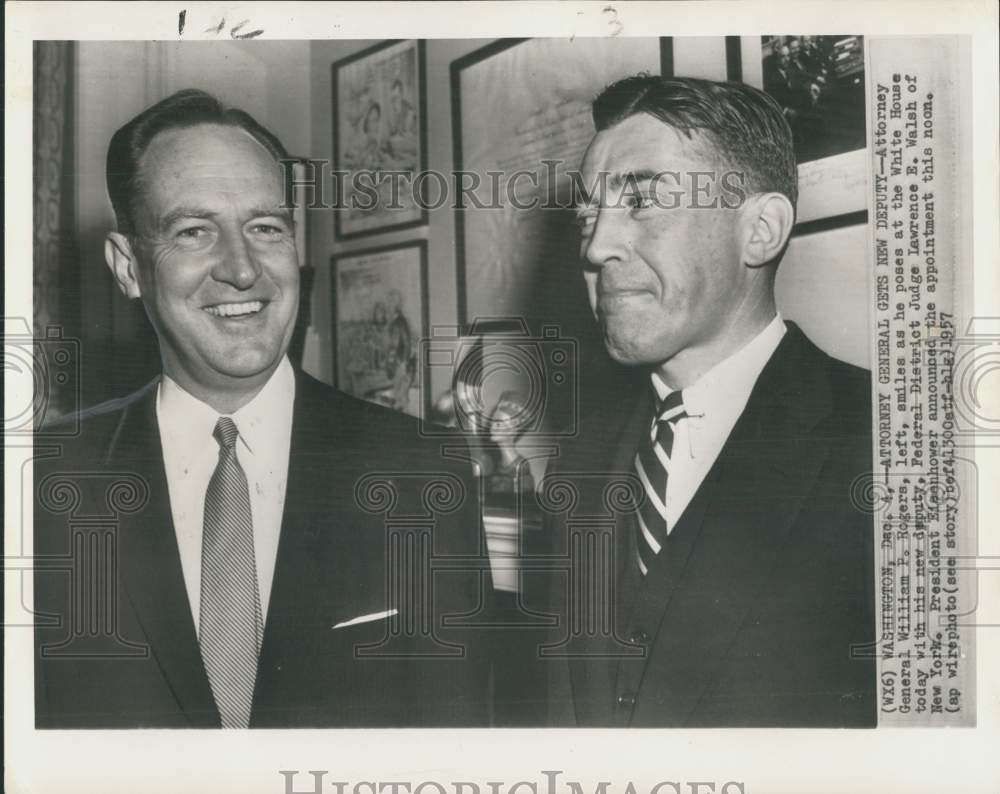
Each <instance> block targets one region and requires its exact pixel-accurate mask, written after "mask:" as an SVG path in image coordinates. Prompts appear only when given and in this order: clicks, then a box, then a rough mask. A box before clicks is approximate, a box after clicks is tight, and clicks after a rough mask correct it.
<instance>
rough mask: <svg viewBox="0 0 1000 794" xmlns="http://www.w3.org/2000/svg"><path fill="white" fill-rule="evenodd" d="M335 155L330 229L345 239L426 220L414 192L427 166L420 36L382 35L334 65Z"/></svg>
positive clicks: (425, 118)
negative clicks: (336, 177) (403, 38)
mask: <svg viewBox="0 0 1000 794" xmlns="http://www.w3.org/2000/svg"><path fill="white" fill-rule="evenodd" d="M331 71H332V75H331V82H332V84H333V119H334V124H333V163H334V170H335V171H337V172H340V173H342V174H344V175H343V176H342V177H341V178H340V179H339V180H337V181H338V182H339V184H338V190H339V195H338V197H337V204H338V206H339V207H340V209H338V210H337V211H336V212H334V214H333V217H334V233H335V235H336V237H337V238H338V239H342V240H346V239H351V238H353V237H361V236H363V235H367V234H376V233H378V232H385V231H389V230H390V229H392V230H395V229H404V228H408V227H411V226H420V225H423V224H426V223H427V210H426V208H423V207H422V206H421V202H418V201H417V200H416V199H415V197H414V190H413V189H412V185H413V182H414V177H415V175H416V174H417V173H418V172H420V171H424V170H426V168H427V98H426V89H425V54H424V42H423V41H422V40H416V39H412V40H406V41H385V42H382V43H381V44H376V45H375V46H374V47H369V48H367V49H365V50H362V51H361V52H359V53H355V54H354V55H351V56H350V57H348V58H344V59H342V60H339V61H336V62H335V63H334V64H333V65H332V67H331Z"/></svg>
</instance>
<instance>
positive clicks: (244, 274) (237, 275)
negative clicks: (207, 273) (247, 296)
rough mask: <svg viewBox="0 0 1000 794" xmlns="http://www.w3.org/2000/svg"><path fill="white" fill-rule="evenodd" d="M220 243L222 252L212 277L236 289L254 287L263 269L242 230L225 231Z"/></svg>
mask: <svg viewBox="0 0 1000 794" xmlns="http://www.w3.org/2000/svg"><path fill="white" fill-rule="evenodd" d="M220 243H221V251H220V252H219V254H220V255H219V258H218V261H217V263H216V265H215V267H214V268H213V270H212V276H213V277H214V278H215V280H216V281H222V282H224V283H226V284H231V285H232V286H234V287H236V289H240V290H244V289H249V288H250V287H252V286H253V285H254V284H255V283H256V281H257V279H258V278H259V277H260V274H261V267H260V264H259V263H258V262H257V258H256V257H255V256H254V252H253V250H252V249H251V247H250V245H249V243H248V242H247V239H246V237H245V236H244V235H243V232H242V230H241V229H235V230H227V231H224V232H223V234H222V237H221V239H220Z"/></svg>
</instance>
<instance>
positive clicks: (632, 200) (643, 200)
mask: <svg viewBox="0 0 1000 794" xmlns="http://www.w3.org/2000/svg"><path fill="white" fill-rule="evenodd" d="M625 206H626V207H628V208H629V209H631V210H647V209H649V208H650V207H654V206H656V201H655V199H654V198H653V197H652V196H647V195H642V194H639V195H631V196H629V197H628V198H627V199H626V200H625Z"/></svg>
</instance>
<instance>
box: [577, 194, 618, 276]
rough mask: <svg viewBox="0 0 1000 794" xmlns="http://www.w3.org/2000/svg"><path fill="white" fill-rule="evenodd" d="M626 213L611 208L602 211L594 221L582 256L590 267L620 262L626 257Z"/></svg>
mask: <svg viewBox="0 0 1000 794" xmlns="http://www.w3.org/2000/svg"><path fill="white" fill-rule="evenodd" d="M625 219H626V211H625V210H623V209H620V208H616V207H611V208H605V209H602V210H601V211H600V212H599V213H598V215H597V218H596V219H595V221H594V228H593V229H592V230H591V233H590V238H589V239H588V241H587V247H586V250H585V251H584V256H585V257H586V259H587V262H589V263H590V264H591V265H594V266H596V267H603V266H604V265H608V264H613V263H615V262H622V261H624V260H625V259H626V257H627V256H628V240H627V234H626V230H625V228H624V226H625Z"/></svg>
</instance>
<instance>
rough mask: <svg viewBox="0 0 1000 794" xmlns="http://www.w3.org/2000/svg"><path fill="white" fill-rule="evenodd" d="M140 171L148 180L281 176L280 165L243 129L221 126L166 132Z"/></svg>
mask: <svg viewBox="0 0 1000 794" xmlns="http://www.w3.org/2000/svg"><path fill="white" fill-rule="evenodd" d="M139 169H140V172H141V173H143V174H144V175H146V176H149V175H151V174H153V173H156V176H157V177H159V178H164V177H166V178H169V177H171V176H180V175H185V176H190V175H191V174H201V175H204V176H214V177H240V176H244V177H245V176H247V175H248V174H251V173H253V174H254V175H255V176H256V175H259V173H260V172H261V171H264V172H270V171H273V172H274V173H275V175H277V174H278V173H279V165H278V163H277V161H276V160H275V159H274V157H273V156H272V155H271V153H270V152H268V150H267V149H265V148H264V146H263V145H261V144H260V143H259V142H258V141H257V140H255V139H254V138H253V136H251V135H250V134H249V133H248V132H246V131H245V130H243V129H241V128H239V127H230V126H223V125H219V124H198V125H195V126H192V127H181V128H178V129H170V130H164V131H163V132H161V133H159V134H158V135H157V136H156V137H155V138H153V140H152V141H151V142H150V144H149V146H147V147H146V151H145V152H144V153H143V155H142V158H141V160H140V162H139Z"/></svg>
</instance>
